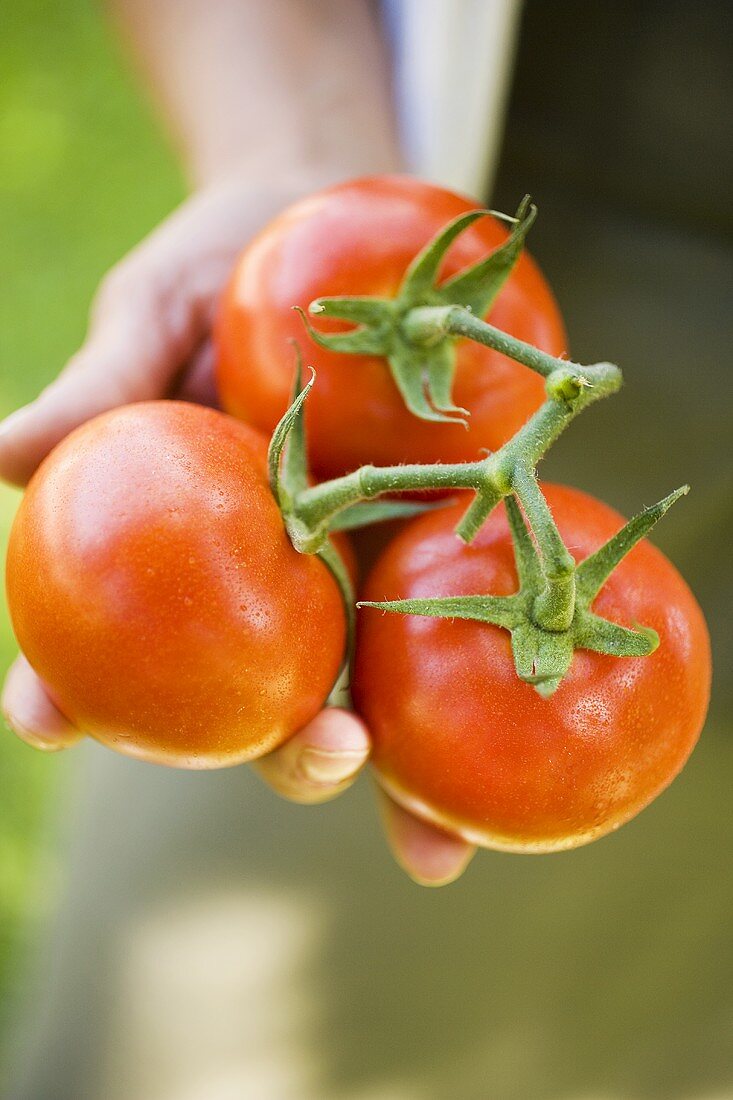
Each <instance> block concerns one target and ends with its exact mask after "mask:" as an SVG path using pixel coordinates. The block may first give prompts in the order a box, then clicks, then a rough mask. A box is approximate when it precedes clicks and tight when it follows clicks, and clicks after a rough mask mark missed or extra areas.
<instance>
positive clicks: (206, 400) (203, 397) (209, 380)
mask: <svg viewBox="0 0 733 1100" xmlns="http://www.w3.org/2000/svg"><path fill="white" fill-rule="evenodd" d="M214 359H215V356H214V345H213V344H212V343H211V340H205V341H204V343H203V344H202V345H201V347H199V348H198V349H197V350H196V351H195V352H194V354H193V357H192V359H191V362H190V363H189V364H188V366H187V367H186V369H185V370H184V371H183V374H182V375H181V377H180V379H179V380H178V381H177V382H176V384H175V386H174V387H173V392H172V395H171V396H172V397H175V398H177V399H178V400H179V401H193V402H194V403H195V404H197V405H208V406H209V408H212V409H217V408H219V394H218V393H217V389H216V382H215V379H214Z"/></svg>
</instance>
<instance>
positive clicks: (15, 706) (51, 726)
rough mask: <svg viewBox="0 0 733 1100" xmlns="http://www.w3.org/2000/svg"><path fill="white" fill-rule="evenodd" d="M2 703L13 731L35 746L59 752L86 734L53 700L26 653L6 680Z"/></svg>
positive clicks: (19, 658)
mask: <svg viewBox="0 0 733 1100" xmlns="http://www.w3.org/2000/svg"><path fill="white" fill-rule="evenodd" d="M1 705H2V711H3V714H4V716H5V720H6V722H7V723H8V725H9V726H10V728H11V729H12V730H13V732H14V733H16V734H17V735H18V737H20V738H21V740H23V741H25V742H26V743H27V744H29V745H32V746H33V748H35V749H41V750H42V751H43V752H57V751H58V750H59V749H66V748H69V746H70V745H74V744H76V742H77V741H79V740H81V738H82V737H83V734H82V733H80V732H79V730H78V729H76V727H75V726H73V725H72V724H71V722H69V720H68V718H66V717H65V716H64V715H63V714H62V713H61V711H60V710H59V709H58V707H57V706H56V705H55V704H54V703H53V702H52V700H51V698H50V696H49V694H48V690H47V689H46V687H45V686H44V684H43V681H42V680H40V679H39V678H38V676H37V675H36V674H35V672H34V671H33V669H32V668H31V666H30V665H29V664H28V662H27V661H26V659H25V657H23V656H22V654H21V656H20V657H18V658H17V660H16V661H15V663H14V664H13V665H11V667H10V670H9V672H8V675H7V677H6V679H5V687H4V689H3V695H2V704H1Z"/></svg>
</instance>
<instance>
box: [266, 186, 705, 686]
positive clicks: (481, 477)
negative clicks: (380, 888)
mask: <svg viewBox="0 0 733 1100" xmlns="http://www.w3.org/2000/svg"><path fill="white" fill-rule="evenodd" d="M486 213H487V211H471V212H469V213H468V214H464V215H462V216H461V217H460V218H457V219H455V221H453V222H451V223H450V224H449V225H448V226H446V227H445V229H444V230H443V231H442V232H441V233H439V234H438V236H437V237H436V238H435V239H434V240H433V241H432V242H431V243H430V244H429V245H428V246H427V247H426V248H425V249H424V250H423V252H421V253H420V255H419V256H418V257H416V259H415V260H414V261H413V263H412V264H411V265H410V267H409V269H408V271H407V273H406V275H405V278H404V280H403V283H402V286H401V288H400V292H399V294H398V296H397V298H396V299H394V300H386V299H377V298H348V297H345V298H323V299H319V300H318V301H316V302H314V303H312V304H311V307H310V312H311V313H316V314H317V313H322V314H324V315H327V316H331V317H338V318H340V319H342V320H347V321H350V322H352V323H353V324H354V325H355V326H356V327H355V328H353V329H352V330H351V331H349V332H345V333H333V334H324V333H319V332H317V331H316V330H315V329H314V328H313V327H312V326H311V325H310V323H309V322H308V321H307V318H304V319H305V320H306V324H307V325H308V329H309V331H310V334H311V336H312V337H313V339H314V340H316V342H317V343H319V344H322V345H323V346H325V347H328V348H331V349H332V350H335V351H345V352H351V353H354V354H368V355H384V356H385V357H386V358H387V361H388V363H389V365H390V368H391V370H392V373H393V376H394V378H395V381H396V383H397V385H398V387H399V389H400V392H401V393H402V395H403V397H404V399H405V402H406V404H407V406H408V407H409V408H410V409H411V410H412V411H413V412H414V413H415V415H417V416H420V417H423V418H424V419H428V420H446V419H447V420H456V419H463V418H464V417H465V415H467V414H466V412H465V410H462V409H459V408H457V407H456V406H455V405H453V404H452V402H451V400H450V385H451V379H452V373H453V344H454V342H455V340H456V339H457V338H461V337H463V338H468V339H470V340H474V341H476V342H478V343H482V344H484V345H486V346H488V347H490V348H493V349H495V350H496V351H499V352H501V353H502V354H504V355H507V356H509V357H510V358H512V359H515V360H516V361H517V362H519V363H523V364H524V365H525V366H527V367H529V368H530V369H531V370H533V371H535V372H537V373H538V374H540V375H541V376H542V377H543V378H544V379H545V390H546V398H545V401H544V403H543V404H542V405H541V407H540V408H539V409H538V410H537V412H536V413H535V414H534V415H533V416H532V417H530V419H529V420H528V421H527V422H526V424H525V425H524V426H523V427H522V428H520V430H519V431H518V432H517V433H516V435H515V436H513V438H512V439H510V440H509V441H508V442H507V443H505V444H504V446H503V447H501V448H500V449H499V450H498V451H495V452H494V453H493V454H489V455H487V456H486V457H485V458H483V459H480V460H477V461H474V462H466V463H453V464H447V463H446V464H441V463H435V464H433V465H425V466H422V465H399V466H384V467H378V466H363V467H361V468H360V469H358V470H354V471H353V472H352V473H349V474H345V475H344V476H343V477H339V478H335V479H333V480H332V481H328V482H324V483H322V484H320V485H314V486H310V485H309V484H308V479H307V470H306V461H305V442H304V439H305V437H304V427H303V416H304V408H305V403H306V400H307V396H308V393H309V392H310V390H311V388H312V386H313V384H314V381H315V374H313V375H312V377H311V379H310V381H309V382H308V383H307V384H306V386H305V387H304V388H303V389H302V390H301V391H300V392H299V393H297V394H296V396H295V398H294V401H293V403H292V405H291V406H290V408H289V409H288V410H287V412H286V413H285V415H284V416H283V418H282V420H281V421H280V423H279V424H278V426H277V428H276V429H275V433H274V435H273V438H272V442H271V445H270V480H271V484H272V487H273V492H274V493H275V495H276V496H277V498H278V501H279V503H280V507H281V511H282V513H283V518H284V521H285V525H286V528H287V531H288V534H289V536H290V539H291V541H292V542H293V545H294V546H295V548H296V549H297V550H299V551H300V552H301V553H307V554H319V555H320V556H321V557H322V558H323V559H324V561H325V562H326V563H327V564H328V565H329V568H331V569H332V571H333V572H334V575H335V576H336V578H337V580H338V581H339V584H340V585H341V588H342V592H343V593H344V599H345V600H347V602H348V601H350V600H353V597H352V596H351V593H350V586H349V584H348V578H347V577H346V576H345V571H344V570H343V568H342V567H340V566H339V562H338V559H337V557H335V556H334V553H335V552H334V549H333V544H332V543H331V542H330V534H331V533H332V532H333V531H334V530H338V529H339V528H342V529H346V528H350V527H355V526H359V525H361V524H364V523H370V522H376V521H377V520H380V519H388V518H392V517H394V516H400V515H401V516H405V515H409V514H413V513H414V512H415V511H416V510H420V509H422V508H423V507H430V505H427V506H422V505H415V504H412V503H410V502H406V501H404V500H403V501H400V500H397V501H390V500H386V501H379V500H376V499H375V498H378V497H382V496H385V495H393V494H398V493H404V492H408V491H411V492H414V491H415V490H422V489H439V490H444V491H445V490H450V489H455V490H471V491H472V493H473V496H472V499H471V502H470V503H469V504H468V506H467V508H466V510H465V512H464V513H463V516H462V517H461V519H460V521H459V523H458V525H457V527H456V534H457V536H458V537H459V538H461V539H463V540H464V541H465V542H467V543H470V542H471V540H472V539H474V538H475V537H476V535H477V533H478V531H479V530H480V528H481V526H482V525H483V523H484V522H485V521H486V520H487V519H488V517H489V515H490V514H491V512H492V511H493V510H494V508H495V507H496V506H497V505H498V504H499V503H500V502H501V501H502V500H504V501H506V508H507V515H508V518H509V523H510V527H511V532H512V539H513V543H514V553H515V559H516V563H517V574H518V578H519V589H518V591H517V592H516V593H515V594H514V595H513V596H506V597H504V596H502V597H498V596H491V595H481V594H477V595H475V596H464V597H449V598H445V597H434V598H430V599H424V600H395V601H388V602H384V603H374V604H363V605H361V606H369V607H378V608H381V609H382V610H384V611H393V612H398V613H403V614H418V615H435V616H446V617H450V618H461V617H463V618H468V619H476V620H480V621H482V622H486V623H493V624H494V625H496V626H500V627H502V628H504V629H506V630H509V631H510V633H511V638H512V651H513V654H514V663H515V667H516V670H517V674H518V675H519V676H520V678H521V679H523V680H525V681H527V682H529V683H531V684H534V686H535V687H536V688H537V690H538V691H539V692H540V693H541V694H543V695H549V694H551V693H552V692H553V691H554V690H556V688H557V687H558V685H559V684H560V682H561V680H562V678H563V676H564V675H565V674H566V672H567V671H568V668H569V667H570V663H571V661H572V657H573V653H574V652H575V650H576V649H579V648H584V649H590V650H594V651H596V652H598V653H604V654H611V655H613V656H617V657H624V656H627V657H628V656H643V655H646V654H649V653H651V652H652V651H653V650H654V649H655V648H656V646H657V645H658V643H659V639H658V638H657V636H656V634H655V633H654V631H652V630H648V629H645V628H644V627H640V628H638V629H636V630H630V629H629V628H627V627H623V626H621V625H620V624H618V623H613V622H610V621H607V620H605V619H602V618H600V617H599V616H597V615H595V614H594V613H593V611H592V610H591V605H592V602H593V600H594V599H595V597H596V595H597V594H598V591H599V589H600V588H601V586H602V585H603V583H604V582H605V580H606V579H607V577H608V576H609V575H610V573H611V572H612V570H613V569H615V568H616V566H617V565H618V564H619V562H620V561H621V560H622V558H623V557H624V556H625V555H626V554H627V553H628V552H629V551H630V550H631V548H632V547H633V546H634V545H636V543H637V542H638V541H639V539H641V538H643V537H644V536H645V535H646V534H647V533H648V532H649V531H650V530H651V528H652V527H653V525H654V524H655V523H656V522H657V520H658V519H659V518H660V517H661V516H662V515H664V513H665V512H666V511H667V509H668V508H669V507H670V506H671V505H672V504H673V503H674V501H676V500H677V499H679V497H680V496H681V495H683V494H684V493H686V492H687V491H688V490H687V486H683V488H681V489H678V490H677V491H676V492H674V493H672V494H670V495H669V496H668V497H666V498H665V499H664V500H662V501H661V502H660V503H659V504H657V505H654V507H652V508H648V509H646V510H645V511H644V512H642V513H641V514H640V515H639V516H636V517H635V518H634V519H632V520H631V521H630V522H629V523H628V524H626V526H625V527H623V528H622V530H621V531H620V532H618V534H617V535H615V536H614V537H613V538H612V539H610V540H609V541H608V542H607V543H606V544H605V546H603V547H601V548H600V549H599V550H598V551H597V552H596V553H595V554H593V555H592V556H591V557H590V558H588V559H586V560H585V561H584V562H582V563H581V564H580V565H578V564H576V562H575V560H574V558H573V556H572V554H571V553H570V551H569V550H568V549H567V547H566V546H565V545H564V543H563V541H562V538H561V535H560V532H559V531H558V529H557V525H556V524H555V521H554V519H553V516H552V513H551V511H550V508H549V507H548V504H547V501H546V500H545V498H544V496H543V494H542V491H541V489H540V486H539V484H538V481H537V474H536V467H537V464H538V462H539V461H540V459H541V458H542V457H543V455H544V454H545V453H546V451H547V450H548V448H549V447H550V446H551V445H552V444H553V443H554V442H555V440H556V439H557V438H558V437H559V436H560V434H561V433H562V432H563V431H564V429H565V428H566V427H567V425H568V424H569V423H570V422H571V421H572V420H573V419H574V418H575V417H576V416H577V415H578V413H580V412H581V411H582V410H583V409H585V408H587V407H588V406H589V405H591V404H593V403H594V402H595V401H598V400H599V399H601V398H603V397H607V396H609V395H610V394H613V393H615V392H616V391H617V390H618V389H619V388H620V386H621V381H622V379H621V372H620V370H619V369H618V367H616V366H615V365H614V364H613V363H605V362H602V363H595V364H592V365H589V366H581V365H580V364H577V363H571V362H569V361H568V360H565V359H557V358H555V357H554V356H552V355H548V354H547V353H546V352H543V351H541V350H540V349H538V348H535V347H532V346H531V345H529V344H527V343H525V342H524V341H522V340H518V339H516V338H515V337H513V336H511V335H510V334H508V333H505V332H502V331H500V330H499V329H497V328H495V327H494V326H493V325H490V324H488V322H486V321H483V320H481V315H483V314H484V313H486V312H487V310H488V308H489V307H490V305H491V303H492V302H493V300H494V298H495V297H496V295H497V294H498V292H499V290H500V289H501V286H502V285H503V283H504V281H505V280H506V278H507V276H508V274H509V272H510V271H511V269H512V266H513V264H514V263H515V262H516V259H517V257H518V255H519V253H520V251H521V248H522V245H523V242H524V238H525V236H526V234H527V231H528V229H529V227H530V225H531V224H532V222H533V220H534V217H535V214H536V211H535V208H534V207H532V206H531V205H530V204H529V200H528V199H525V200H524V202H523V203H522V205H521V206H520V208H519V210H518V212H517V217H516V219H512V222H513V229H512V232H511V234H510V235H509V237H508V238H507V240H506V242H505V243H504V244H503V245H502V246H501V248H499V249H497V250H496V251H495V252H494V253H492V254H491V255H490V256H488V257H487V258H486V259H485V260H483V261H481V262H480V263H479V264H476V265H474V266H473V267H472V268H468V269H466V270H465V271H463V272H459V274H458V275H456V276H454V277H453V278H452V279H450V280H448V281H446V282H444V283H443V284H441V285H440V286H438V285H436V279H437V274H438V271H439V269H440V266H441V263H442V260H443V258H444V255H445V252H446V250H447V249H448V247H449V246H450V244H451V243H452V241H453V240H455V238H456V237H457V236H458V234H459V233H461V232H463V230H464V229H466V228H467V227H468V226H469V225H470V224H472V223H473V222H474V221H475V220H476V219H477V218H479V217H483V216H484V215H485V214H486ZM297 378H298V384H297V387H296V388H299V386H300V367H299V368H298V372H297ZM349 610H350V612H351V611H352V609H351V608H350V609H349Z"/></svg>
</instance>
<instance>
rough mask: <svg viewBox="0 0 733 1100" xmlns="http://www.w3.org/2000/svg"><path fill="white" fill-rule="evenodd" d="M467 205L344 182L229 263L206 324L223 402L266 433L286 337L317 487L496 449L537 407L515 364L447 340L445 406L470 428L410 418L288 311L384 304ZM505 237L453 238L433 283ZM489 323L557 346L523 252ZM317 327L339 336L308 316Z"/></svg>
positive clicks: (422, 191) (385, 388)
mask: <svg viewBox="0 0 733 1100" xmlns="http://www.w3.org/2000/svg"><path fill="white" fill-rule="evenodd" d="M476 208H477V204H476V203H474V202H472V201H470V200H469V199H466V198H462V197H461V196H459V195H454V194H453V193H451V192H450V191H445V190H443V189H442V188H440V187H435V186H433V185H431V184H427V183H421V182H420V181H418V180H414V179H410V178H408V177H399V176H375V177H370V178H366V179H359V180H354V181H351V182H349V183H343V184H340V185H339V186H337V187H332V188H330V189H328V190H325V191H322V192H320V193H319V194H317V195H314V196H312V197H311V198H308V199H304V200H303V201H301V202H299V203H296V204H295V206H292V207H291V208H290V209H289V210H287V211H285V213H284V214H282V215H281V216H280V217H279V218H277V219H276V220H275V221H273V222H272V223H271V224H270V225H269V226H268V227H267V228H266V229H265V230H264V231H263V232H262V233H260V235H259V236H258V237H257V238H256V239H255V240H254V241H253V242H252V244H251V245H250V246H249V248H247V249H246V250H245V252H244V253H243V255H242V256H241V258H240V260H239V262H238V264H237V266H236V269H235V271H234V274H233V276H232V279H231V282H230V284H229V286H228V289H227V290H226V292H225V294H224V298H223V301H222V303H221V308H220V312H219V317H218V323H217V326H216V344H217V358H218V367H217V370H218V382H219V389H220V393H221V398H222V401H223V404H224V407H225V408H226V409H227V410H228V411H229V412H231V413H233V414H234V415H235V416H237V417H239V418H241V419H242V420H245V421H247V422H248V423H250V424H253V425H254V426H255V427H257V428H260V429H261V430H262V431H265V432H268V433H269V432H270V431H271V430H272V429H273V428H274V426H275V424H276V423H277V421H278V419H279V418H280V417H281V416H282V414H283V412H284V411H285V409H286V407H287V404H288V400H289V395H290V389H291V385H292V379H293V364H294V353H293V347H292V343H291V341H292V340H293V338H294V339H296V340H298V341H299V342H300V344H301V345H302V346H303V348H304V352H305V356H306V362H307V363H308V364H312V365H313V366H314V367H315V369H316V372H317V375H318V381H317V383H316V386H315V387H314V389H313V392H312V394H311V396H310V398H309V400H308V411H307V424H308V437H309V446H310V458H311V462H312V467H313V471H314V473H315V474H316V476H317V477H319V478H328V477H334V476H337V475H339V474H342V473H344V472H346V471H348V470H353V469H355V468H356V467H358V466H361V465H363V464H365V463H369V462H372V463H376V464H379V465H390V464H393V463H397V462H435V461H444V462H461V461H467V460H473V459H475V458H477V457H478V455H479V453H480V452H481V450H482V449H485V448H489V449H490V450H496V449H497V448H498V447H500V446H501V444H502V443H504V442H505V441H506V440H507V439H509V438H510V437H511V436H512V435H514V433H515V432H516V431H517V429H518V428H520V427H521V425H522V424H523V423H524V422H525V421H526V420H527V418H528V417H529V416H530V415H531V413H533V412H534V411H535V409H536V408H537V407H538V406H539V405H540V404H541V403H542V400H543V398H544V383H543V380H542V379H541V378H540V377H539V376H538V375H536V374H534V373H533V372H532V371H530V370H529V369H528V368H527V367H524V366H522V365H521V364H519V363H515V362H514V361H513V360H511V359H508V358H506V357H505V356H503V355H500V354H498V353H497V352H494V351H491V350H490V349H489V348H485V347H482V346H480V345H478V344H475V343H472V342H470V341H467V340H462V341H461V342H460V343H459V344H458V355H457V365H456V373H455V379H454V384H453V399H454V401H455V402H456V404H458V405H460V406H462V407H464V408H466V409H468V410H469V411H470V413H471V416H470V421H469V428H468V430H466V429H465V428H464V427H463V426H462V425H460V424H444V423H430V422H427V421H424V420H419V419H418V418H417V417H415V416H414V415H413V414H412V413H410V412H409V411H408V409H407V408H406V407H405V404H404V402H403V399H402V397H401V396H400V394H399V391H398V390H397V387H396V385H395V383H394V381H393V380H392V377H391V375H390V373H389V369H388V367H387V365H386V363H385V361H384V360H383V359H381V358H371V357H366V356H354V355H347V354H336V353H335V352H333V351H330V350H326V349H324V348H321V347H319V346H317V345H315V344H314V343H313V342H312V341H310V340H309V339H308V337H307V335H306V332H305V329H304V327H303V323H302V321H301V319H300V318H299V317H298V315H297V314H296V313H294V312H293V308H292V307H293V306H294V305H300V306H302V307H303V308H304V309H307V307H308V305H309V304H310V302H311V301H312V300H313V299H315V298H318V297H322V296H330V295H341V294H350V295H365V294H366V295H377V296H384V297H393V296H394V295H395V293H396V292H397V288H398V286H399V284H400V282H401V281H402V277H403V276H404V274H405V271H406V269H407V267H408V265H409V263H410V261H411V260H412V259H413V258H414V257H415V256H416V255H417V253H418V252H419V251H420V249H421V248H422V247H423V246H424V245H425V244H427V242H428V241H429V240H430V239H431V238H432V237H433V236H434V235H435V234H436V233H437V232H438V230H440V229H442V228H443V227H444V226H445V225H446V223H447V222H449V221H451V219H453V218H455V217H456V216H457V215H459V214H462V213H464V212H465V211H467V210H474V209H476ZM506 236H507V230H506V228H505V227H504V226H503V225H502V224H501V223H500V222H498V221H496V220H495V219H493V218H489V217H487V218H482V219H480V220H479V221H478V222H477V223H476V224H475V225H473V226H471V227H470V228H469V229H468V230H466V232H464V233H463V234H462V235H461V236H460V237H459V238H458V240H457V241H456V242H455V243H454V244H453V246H452V247H451V249H450V252H449V253H448V256H447V259H446V263H445V268H444V275H445V276H446V277H447V276H450V275H453V274H455V273H456V272H457V271H459V270H461V268H464V267H466V266H467V265H469V264H472V263H474V262H476V261H477V260H480V259H482V258H483V257H485V256H486V255H487V254H488V253H489V252H492V251H493V250H494V249H495V248H496V247H497V246H498V245H499V244H501V243H502V242H503V241H504V240H505V239H506ZM489 319H490V320H491V322H492V324H494V325H497V326H498V327H499V328H501V329H504V330H505V331H507V332H510V333H512V334H513V335H514V336H518V337H520V338H521V339H522V340H526V341H528V342H529V343H531V344H534V345H536V346H537V347H539V348H542V349H543V350H544V351H547V352H550V353H552V354H553V355H560V354H562V353H563V352H564V350H565V333H564V329H563V324H562V320H561V318H560V314H559V312H558V308H557V305H556V303H555V300H554V298H553V296H552V294H551V292H550V290H549V288H548V286H547V283H546V282H545V280H544V278H543V277H542V275H541V274H540V272H539V270H538V269H537V267H536V265H535V264H534V263H533V262H532V260H531V259H530V258H529V257H528V256H527V255H526V254H525V255H523V256H521V257H520V259H519V261H518V263H517V265H516V267H515V269H514V271H513V273H512V275H511V277H510V279H509V280H508V282H507V283H506V285H505V286H504V288H503V290H502V291H501V293H500V295H499V297H498V298H497V300H496V302H495V304H494V308H493V309H492V310H491V313H490V317H489ZM318 325H319V327H322V328H323V329H324V331H325V330H326V329H328V330H329V331H338V330H340V329H348V327H349V326H348V325H345V324H343V323H341V322H338V321H333V320H332V321H330V322H327V321H323V320H320V319H319V320H318Z"/></svg>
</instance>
